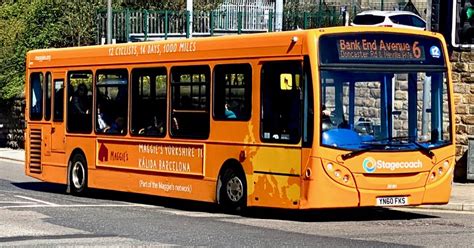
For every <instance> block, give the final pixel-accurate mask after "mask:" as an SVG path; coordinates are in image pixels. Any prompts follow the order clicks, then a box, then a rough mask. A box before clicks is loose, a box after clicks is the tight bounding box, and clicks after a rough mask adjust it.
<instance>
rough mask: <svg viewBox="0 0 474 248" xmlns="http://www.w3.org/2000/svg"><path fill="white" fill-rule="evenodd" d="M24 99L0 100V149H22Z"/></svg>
mask: <svg viewBox="0 0 474 248" xmlns="http://www.w3.org/2000/svg"><path fill="white" fill-rule="evenodd" d="M24 110H25V99H24V98H17V99H12V100H0V147H5V146H6V147H11V148H15V149H17V148H21V149H23V148H24V136H23V129H24V123H25V121H24V120H25V115H24V112H25V111H24Z"/></svg>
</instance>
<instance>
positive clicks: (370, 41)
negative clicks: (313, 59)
mask: <svg viewBox="0 0 474 248" xmlns="http://www.w3.org/2000/svg"><path fill="white" fill-rule="evenodd" d="M319 44H320V45H319V53H320V61H321V64H323V65H324V64H334V63H336V64H337V63H350V64H353V63H361V64H403V65H406V64H410V65H432V66H444V65H445V61H444V53H443V50H442V47H443V46H442V44H441V42H440V40H438V39H435V38H431V37H425V36H417V35H405V34H393V33H350V34H341V35H337V34H336V35H326V36H323V37H321V39H320V43H319Z"/></svg>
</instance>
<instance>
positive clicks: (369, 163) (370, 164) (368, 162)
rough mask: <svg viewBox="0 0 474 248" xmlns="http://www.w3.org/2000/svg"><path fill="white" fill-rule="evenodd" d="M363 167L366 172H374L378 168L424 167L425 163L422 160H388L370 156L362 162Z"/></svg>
mask: <svg viewBox="0 0 474 248" xmlns="http://www.w3.org/2000/svg"><path fill="white" fill-rule="evenodd" d="M362 167H364V170H365V172H367V173H374V172H375V170H376V169H388V170H391V171H395V170H398V169H420V168H423V163H422V162H421V161H420V160H417V161H400V162H387V161H383V160H375V159H374V158H372V157H368V158H366V159H364V161H363V162H362Z"/></svg>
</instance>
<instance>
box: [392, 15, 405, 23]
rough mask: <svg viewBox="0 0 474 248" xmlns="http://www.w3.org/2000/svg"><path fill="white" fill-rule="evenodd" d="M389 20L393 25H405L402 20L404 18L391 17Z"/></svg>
mask: <svg viewBox="0 0 474 248" xmlns="http://www.w3.org/2000/svg"><path fill="white" fill-rule="evenodd" d="M389 18H390V20H391V21H392V22H393V23H396V24H403V23H402V20H401V18H402V17H401V16H390V17H389Z"/></svg>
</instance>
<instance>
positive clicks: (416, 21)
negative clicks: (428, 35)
mask: <svg viewBox="0 0 474 248" xmlns="http://www.w3.org/2000/svg"><path fill="white" fill-rule="evenodd" d="M411 20H412V22H413V26H415V27H419V28H426V23H425V22H424V21H423V20H422V19H420V18H418V17H416V16H412V17H411Z"/></svg>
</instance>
